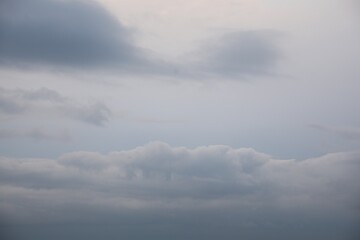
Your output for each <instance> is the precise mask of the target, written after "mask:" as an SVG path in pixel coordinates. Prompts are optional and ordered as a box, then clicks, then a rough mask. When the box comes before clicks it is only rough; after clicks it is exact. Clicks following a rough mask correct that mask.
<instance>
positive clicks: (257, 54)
mask: <svg viewBox="0 0 360 240" xmlns="http://www.w3.org/2000/svg"><path fill="white" fill-rule="evenodd" d="M1 7H2V10H1V14H0V34H1V38H0V64H1V65H2V66H7V67H9V66H24V65H25V66H29V65H32V66H33V65H36V66H44V65H45V66H56V67H59V66H60V67H71V68H76V69H79V68H80V69H81V68H86V69H92V68H95V69H98V68H99V67H100V68H102V67H106V68H109V67H110V68H111V69H116V70H120V71H125V72H127V73H132V74H143V73H153V74H154V73H156V74H160V75H168V76H175V77H176V76H183V77H184V76H186V77H191V76H192V77H194V76H196V77H198V76H201V77H212V76H223V77H227V78H239V77H245V76H252V75H259V74H260V75H261V74H266V75H269V74H273V72H274V71H273V70H274V69H273V68H274V66H275V64H276V62H277V60H278V58H279V49H278V48H277V45H276V44H275V42H274V36H273V35H274V33H270V32H262V31H238V32H233V33H229V34H225V35H224V36H223V37H221V38H219V39H218V40H217V41H214V42H212V43H209V44H204V45H206V46H205V47H203V48H201V49H200V50H199V51H197V52H196V54H194V55H191V56H187V59H191V60H190V61H186V62H182V63H177V64H176V63H170V61H168V62H165V61H160V60H159V58H157V57H156V56H155V54H153V53H151V54H150V51H147V50H144V49H142V48H140V47H138V46H136V45H135V44H134V39H133V38H132V31H131V30H130V29H128V28H127V27H125V26H124V25H122V24H121V22H119V21H118V20H117V19H115V18H114V17H113V16H111V14H110V13H109V12H107V11H106V10H105V9H104V8H103V7H102V6H101V5H99V4H98V3H96V2H94V1H90V0H89V1H80V0H71V1H57V0H14V1H10V0H5V1H3V2H2V6H1ZM193 60H194V61H193Z"/></svg>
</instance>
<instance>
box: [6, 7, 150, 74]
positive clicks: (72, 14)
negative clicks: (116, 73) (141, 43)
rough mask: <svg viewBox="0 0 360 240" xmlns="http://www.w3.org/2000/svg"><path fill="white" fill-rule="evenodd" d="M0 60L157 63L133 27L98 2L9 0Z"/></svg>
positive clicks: (86, 64)
mask: <svg viewBox="0 0 360 240" xmlns="http://www.w3.org/2000/svg"><path fill="white" fill-rule="evenodd" d="M0 32H1V40H0V63H1V64H3V65H5V66H14V65H21V64H26V65H45V66H46V65H50V66H63V67H72V68H93V67H95V68H97V67H104V66H111V67H113V68H117V69H119V70H128V69H137V70H140V69H143V70H144V69H145V68H146V65H152V63H151V64H150V63H149V62H148V60H147V56H146V54H145V52H144V51H143V50H141V49H140V48H138V47H136V46H135V45H134V44H133V39H132V36H131V35H132V34H131V31H130V30H129V29H128V28H127V27H125V26H123V25H122V24H121V23H120V22H119V21H117V20H116V19H115V18H114V17H113V16H111V15H110V13H109V12H107V11H106V10H105V9H104V8H103V7H102V6H101V5H99V4H98V3H96V2H95V1H80V0H70V1H56V0H15V1H10V0H6V1H4V2H2V10H1V14H0Z"/></svg>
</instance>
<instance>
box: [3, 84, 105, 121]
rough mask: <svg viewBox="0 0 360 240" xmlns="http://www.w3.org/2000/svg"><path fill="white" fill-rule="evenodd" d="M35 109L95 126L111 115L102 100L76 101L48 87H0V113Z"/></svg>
mask: <svg viewBox="0 0 360 240" xmlns="http://www.w3.org/2000/svg"><path fill="white" fill-rule="evenodd" d="M35 111H47V112H52V113H54V114H55V115H60V116H62V117H65V118H71V119H75V120H79V121H82V122H86V123H89V124H92V125H97V126H101V125H104V124H105V123H106V122H107V121H109V120H110V117H111V111H110V109H109V108H108V107H107V106H106V105H105V104H104V103H102V102H95V103H93V104H81V103H77V102H76V101H74V100H72V99H69V98H66V97H63V96H62V95H61V94H60V93H58V92H57V91H54V90H51V89H48V88H40V89H35V90H24V89H4V88H0V113H2V115H14V116H22V115H26V114H31V113H32V112H35Z"/></svg>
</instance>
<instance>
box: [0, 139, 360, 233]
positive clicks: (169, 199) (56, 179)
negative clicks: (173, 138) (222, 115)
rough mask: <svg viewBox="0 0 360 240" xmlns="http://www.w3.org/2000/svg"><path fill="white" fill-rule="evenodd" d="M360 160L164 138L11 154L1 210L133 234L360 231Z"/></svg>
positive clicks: (2, 166)
mask: <svg viewBox="0 0 360 240" xmlns="http://www.w3.org/2000/svg"><path fill="white" fill-rule="evenodd" d="M359 160H360V154H359V153H334V154H328V155H325V156H322V157H318V158H312V159H306V160H293V159H290V160H279V159H274V158H273V157H271V156H269V155H267V154H263V153H259V152H257V151H255V150H253V149H248V148H240V149H235V148H231V147H228V146H204V147H198V148H194V149H189V148H185V147H177V148H175V147H171V146H169V145H168V144H165V143H161V142H153V143H150V144H148V145H145V146H142V147H138V148H135V149H131V150H127V151H120V152H111V153H109V154H100V153H96V152H72V153H67V154H64V155H62V156H60V157H59V158H57V159H14V158H6V157H2V158H1V160H0V181H1V185H0V191H1V197H0V198H1V202H0V211H1V213H2V215H3V216H5V218H4V217H3V219H2V220H3V221H5V222H6V220H8V221H10V220H11V221H14V222H22V223H26V222H31V223H39V224H41V223H45V222H47V223H52V222H64V221H65V222H67V223H87V224H99V222H102V224H107V226H109V231H110V232H111V231H113V230H114V229H113V230H110V229H111V227H110V226H113V225H114V226H117V228H118V231H120V230H119V229H121V231H120V232H122V234H125V235H123V236H127V237H129V236H130V237H133V238H134V239H144V237H145V235H146V234H150V235H149V236H153V237H159V238H160V239H161V238H164V236H165V235H167V234H170V233H172V234H174V236H177V238H176V239H189V238H190V239H195V238H196V239H218V238H221V237H227V238H229V239H238V238H239V237H241V236H242V237H246V239H258V238H259V237H264V236H265V235H268V237H270V239H273V238H272V235H273V236H277V238H276V239H279V237H280V239H287V238H288V237H292V238H293V239H304V238H307V239H319V237H320V238H321V239H341V238H339V236H345V235H344V234H348V235H346V238H343V239H356V238H355V234H356V232H355V226H356V223H357V222H356V221H358V220H359V219H358V216H359V201H358V200H359V196H360V188H359V182H360V177H359V175H358V174H357V173H358V171H359V169H360V161H359ZM95 216H96V217H95ZM290 216H291V218H290ZM34 217H35V218H34ZM9 219H10V220H9ZM135 223H136V225H137V224H139V226H141V228H142V229H143V234H144V236H142V235H141V233H138V231H139V228H137V227H136V226H134V225H133V224H135ZM338 224H339V225H338ZM315 225H316V227H315V228H316V229H314V226H315ZM124 226H127V227H124ZM187 226H188V227H189V228H188V227H187ZM335 226H336V228H335V229H331V228H332V227H335ZM329 227H330V229H328V228H329ZM223 228H226V229H223ZM98 229H99V228H98ZM136 229H138V230H136ZM185 229H186V230H185ZM205 229H207V230H206V231H205ZM259 229H262V232H258V231H259ZM304 230H305V231H304ZM182 231H190V232H188V233H185V232H182ZM279 231H280V232H279ZM164 233H167V234H165V235H164V236H162V235H161V234H164ZM108 234H110V233H109V232H108ZM114 234H115V233H114ZM126 234H129V235H126ZM137 234H140V235H137ZM151 234H152V235H151ZM110 236H112V235H111V234H110ZM117 236H118V235H117ZM161 236H162V237H161ZM282 236H283V238H282ZM331 237H332V238H331ZM55 239H57V238H55ZM90 239H95V238H94V237H91V236H90Z"/></svg>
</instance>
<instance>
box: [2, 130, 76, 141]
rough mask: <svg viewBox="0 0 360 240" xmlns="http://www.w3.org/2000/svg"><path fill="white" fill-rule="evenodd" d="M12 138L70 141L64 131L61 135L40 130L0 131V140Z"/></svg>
mask: <svg viewBox="0 0 360 240" xmlns="http://www.w3.org/2000/svg"><path fill="white" fill-rule="evenodd" d="M10 138H30V139H34V140H56V141H61V142H64V141H68V140H70V136H69V134H68V133H67V132H66V131H64V132H62V133H60V134H53V133H48V132H47V131H45V130H43V129H40V128H33V129H0V139H10Z"/></svg>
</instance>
